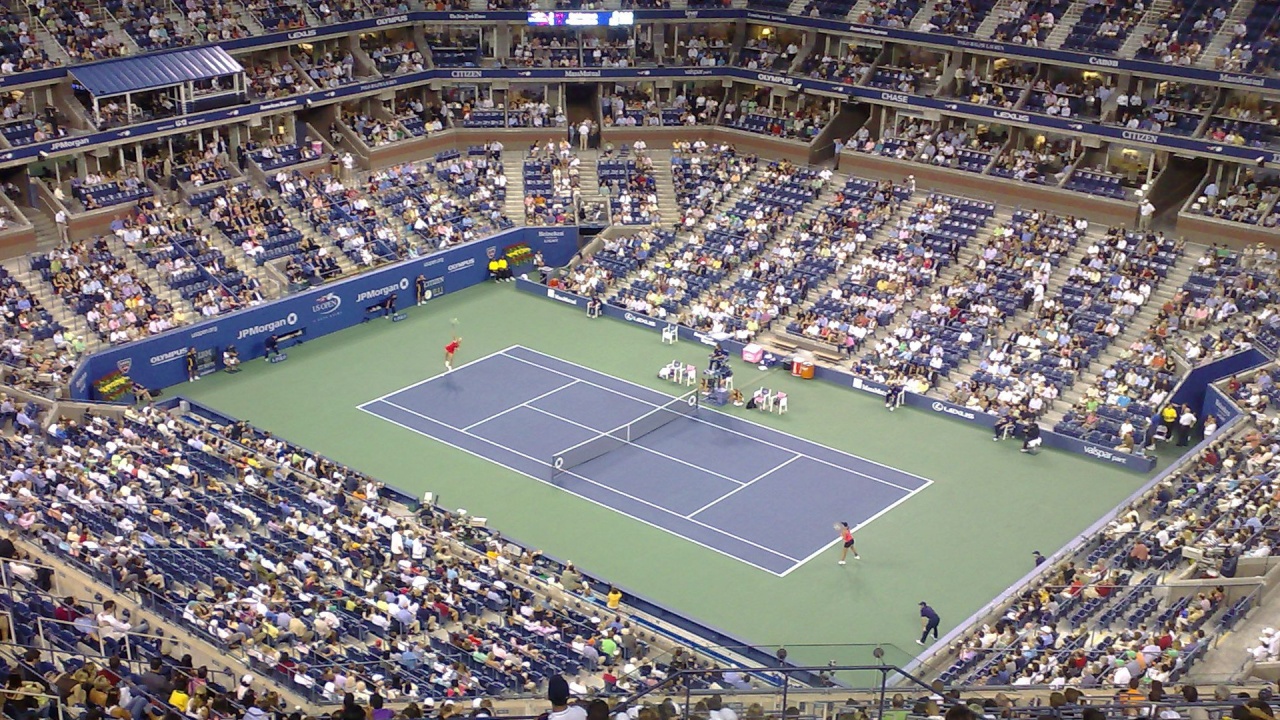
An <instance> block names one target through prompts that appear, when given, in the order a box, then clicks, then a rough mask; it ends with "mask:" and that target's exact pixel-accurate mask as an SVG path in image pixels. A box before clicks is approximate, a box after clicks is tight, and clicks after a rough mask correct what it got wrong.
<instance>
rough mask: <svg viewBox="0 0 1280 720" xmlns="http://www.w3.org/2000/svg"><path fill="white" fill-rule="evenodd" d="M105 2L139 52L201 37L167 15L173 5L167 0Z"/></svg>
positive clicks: (182, 43)
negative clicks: (161, 0)
mask: <svg viewBox="0 0 1280 720" xmlns="http://www.w3.org/2000/svg"><path fill="white" fill-rule="evenodd" d="M105 5H106V8H107V10H108V11H110V12H111V13H112V14H113V15H114V16H115V17H116V19H117V21H118V22H119V23H120V26H121V27H122V28H124V31H125V32H127V33H129V36H130V37H132V38H133V40H134V42H136V43H137V44H138V47H139V49H141V50H142V51H143V52H155V51H157V50H166V49H169V48H175V47H183V46H186V45H191V44H194V43H196V42H197V41H199V40H202V39H203V36H202V35H196V34H195V32H193V30H192V29H191V28H188V27H183V26H180V25H179V24H178V23H177V22H176V21H175V20H174V19H172V18H170V17H169V13H170V12H171V11H172V8H173V6H172V5H170V4H169V2H167V0H166V1H165V2H159V1H158V0H129V1H128V2H125V0H110V1H109V2H107V3H105Z"/></svg>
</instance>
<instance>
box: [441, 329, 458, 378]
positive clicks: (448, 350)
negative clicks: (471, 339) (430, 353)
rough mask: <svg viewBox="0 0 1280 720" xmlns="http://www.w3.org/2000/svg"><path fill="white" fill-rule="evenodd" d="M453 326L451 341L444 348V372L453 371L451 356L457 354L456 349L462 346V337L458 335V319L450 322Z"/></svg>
mask: <svg viewBox="0 0 1280 720" xmlns="http://www.w3.org/2000/svg"><path fill="white" fill-rule="evenodd" d="M450 324H451V325H452V326H453V340H452V341H450V342H449V344H448V345H445V346H444V369H445V371H446V372H448V371H450V370H452V369H453V354H454V353H456V352H458V347H459V346H461V345H462V337H461V336H460V335H458V318H454V319H453V320H451V321H450Z"/></svg>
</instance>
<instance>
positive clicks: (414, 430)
mask: <svg viewBox="0 0 1280 720" xmlns="http://www.w3.org/2000/svg"><path fill="white" fill-rule="evenodd" d="M383 402H386V401H385V400H384V401H383ZM366 404H370V403H366ZM357 409H358V410H363V411H364V412H366V413H368V414H370V415H372V416H374V417H376V418H378V419H379V420H381V421H383V422H389V423H391V424H392V425H395V426H397V427H402V428H404V429H405V430H408V431H409V432H412V433H416V434H418V435H421V436H422V437H424V438H427V439H428V440H434V441H436V442H438V443H440V444H441V445H447V446H449V447H451V448H453V449H454V450H458V451H460V452H464V453H466V454H468V455H470V456H472V457H477V458H480V459H481V460H484V461H485V462H489V463H493V464H494V465H497V466H498V467H501V468H503V469H505V470H510V471H511V472H513V473H517V474H519V475H523V476H525V477H527V478H529V479H530V480H536V481H538V482H540V483H542V484H543V485H550V486H551V487H553V488H555V489H556V490H559V491H560V492H562V493H566V494H568V495H572V496H574V497H576V498H578V499H579V500H586V501H587V502H589V503H591V504H592V505H595V506H596V507H602V508H604V509H606V510H610V511H612V512H615V513H617V514H619V515H621V516H623V517H625V518H628V519H630V520H635V521H636V522H638V523H641V524H643V525H648V526H649V527H651V528H654V529H655V530H661V531H662V532H664V533H666V534H668V535H671V536H673V537H678V538H680V539H681V540H684V541H685V542H690V543H693V544H694V545H697V546H698V547H701V548H704V549H706V550H710V551H711V552H714V553H718V554H720V555H723V556H725V557H727V558H729V559H731V560H737V561H738V562H740V563H742V564H743V565H749V566H751V567H753V568H755V569H757V570H763V571H765V572H767V573H769V574H770V575H773V576H774V577H783V574H782V573H779V572H776V571H774V570H770V569H769V568H767V567H763V566H761V565H757V564H755V563H753V562H751V561H750V560H744V559H742V558H740V557H738V556H737V555H734V554H732V553H730V552H727V551H725V550H721V549H720V548H716V547H712V546H710V545H707V544H706V543H703V542H699V541H698V540H694V539H693V538H690V537H685V536H684V535H681V534H680V533H678V532H676V531H674V530H672V529H670V528H664V527H662V526H661V525H657V524H655V523H652V522H650V521H648V520H645V519H644V518H639V517H636V516H635V515H632V514H631V513H626V512H623V511H621V510H619V509H618V508H616V507H613V506H612V505H606V504H605V503H602V502H600V501H599V500H595V499H593V498H589V497H587V496H586V495H582V494H580V493H576V492H574V491H573V490H570V489H568V488H563V487H560V486H559V485H556V484H555V483H553V482H551V481H550V480H547V479H546V478H541V477H538V476H537V475H531V474H529V473H527V472H525V471H523V470H517V469H516V468H513V467H511V466H510V465H507V464H505V463H503V462H501V461H499V460H494V459H493V458H491V457H489V456H487V455H482V454H480V453H478V452H476V451H475V450H469V449H467V448H464V447H462V446H461V445H455V444H454V443H451V442H449V441H448V440H445V439H443V438H438V437H436V436H435V435H431V434H430V433H426V432H423V431H422V430H419V429H418V428H416V427H411V426H409V425H405V424H404V423H402V422H398V421H396V420H392V419H391V418H389V417H387V416H385V415H379V414H378V413H376V412H374V411H373V410H370V409H369V408H367V407H365V406H363V405H362V406H359V407H358V408H357ZM446 427H448V426H446ZM471 437H476V436H474V435H472V436H471ZM504 449H505V448H504ZM516 454H517V455H518V454H519V453H516ZM569 474H573V473H569ZM790 559H791V558H788V560H790ZM787 572H791V571H790V570H787Z"/></svg>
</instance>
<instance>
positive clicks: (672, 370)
mask: <svg viewBox="0 0 1280 720" xmlns="http://www.w3.org/2000/svg"><path fill="white" fill-rule="evenodd" d="M683 367H684V364H683V363H680V364H679V365H677V364H676V363H674V362H669V363H667V364H666V365H665V366H663V368H662V369H661V370H659V371H658V377H659V378H661V379H663V380H670V381H672V382H679V381H680V378H679V377H678V376H675V375H676V373H678V372H680V369H681V368H683ZM673 376H675V377H673Z"/></svg>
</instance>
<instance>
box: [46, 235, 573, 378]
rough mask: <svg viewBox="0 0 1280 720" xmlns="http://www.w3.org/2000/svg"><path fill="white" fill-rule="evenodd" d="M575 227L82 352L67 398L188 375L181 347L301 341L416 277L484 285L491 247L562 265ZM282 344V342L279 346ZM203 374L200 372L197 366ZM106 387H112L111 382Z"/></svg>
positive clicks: (405, 291) (467, 248)
mask: <svg viewBox="0 0 1280 720" xmlns="http://www.w3.org/2000/svg"><path fill="white" fill-rule="evenodd" d="M577 236H578V230H577V228H551V229H548V228H542V229H539V230H536V231H535V230H532V229H529V228H520V229H516V230H509V231H507V232H504V233H499V234H497V235H494V236H491V237H488V238H485V239H482V240H476V241H474V242H471V243H468V244H466V245H459V246H457V247H453V248H449V249H447V250H444V251H441V252H437V253H435V254H432V255H427V256H424V257H419V258H414V259H410V260H404V261H401V262H399V263H396V264H393V265H389V266H387V267H385V268H382V269H380V270H375V271H372V272H369V273H366V274H363V275H357V276H355V277H353V278H349V279H347V280H341V281H338V282H335V283H331V284H328V285H323V286H320V287H317V288H314V289H311V290H307V291H305V292H301V293H298V294H296V295H289V296H287V297H284V298H282V299H280V300H277V301H275V302H273V303H269V304H267V305H262V306H259V307H255V308H250V309H247V310H242V311H240V312H236V313H232V314H229V315H225V316H221V317H215V318H211V319H210V320H208V321H206V322H203V323H199V324H196V325H190V326H187V327H184V328H180V329H177V330H172V331H170V332H167V333H164V334H163V335H157V336H155V337H153V338H149V339H147V340H142V341H139V342H135V343H130V344H128V345H123V346H120V347H114V348H110V349H107V350H103V351H101V352H98V353H95V354H94V355H91V356H89V357H88V358H86V359H85V360H84V362H82V363H81V364H80V367H79V368H77V369H76V372H75V374H74V375H73V376H72V380H71V395H72V397H73V398H74V399H76V400H94V399H102V398H100V397H98V393H97V392H92V391H93V390H94V389H95V388H96V387H97V386H98V384H99V383H98V381H99V380H100V379H103V378H109V377H110V378H115V377H116V376H124V377H127V378H129V379H130V380H132V381H134V382H138V383H141V384H142V385H143V386H145V387H148V388H162V387H168V386H170V385H175V384H177V383H180V382H184V381H186V379H187V369H186V354H187V348H190V347H194V348H196V352H197V353H198V354H205V355H204V356H205V357H209V358H210V360H211V361H213V360H215V359H216V361H217V362H218V363H220V362H221V353H222V351H223V350H225V349H226V348H227V347H228V346H230V345H234V346H235V347H236V350H237V351H238V352H239V354H240V359H241V360H249V359H252V358H255V357H259V356H261V355H263V354H264V352H265V343H266V340H267V338H268V337H271V336H273V335H275V336H277V337H286V336H293V337H294V339H293V340H292V341H291V342H299V341H302V342H305V341H306V340H311V339H313V338H317V337H320V336H323V335H328V334H329V333H332V332H336V331H338V330H342V329H345V328H349V327H351V326H353V325H357V324H359V323H361V322H363V321H364V320H365V319H366V318H367V317H370V314H371V313H372V312H374V311H375V310H376V309H377V308H378V306H379V305H380V304H382V303H385V302H386V301H387V300H389V299H390V298H391V297H392V296H395V306H396V307H397V308H406V307H409V306H411V305H413V304H414V302H415V282H416V280H417V278H418V276H419V275H422V276H424V277H425V278H426V279H427V280H428V283H429V285H431V286H432V287H440V288H442V289H443V288H448V290H449V291H450V292H453V291H455V290H459V289H462V288H466V287H470V286H472V285H475V284H477V283H481V282H484V281H485V280H486V279H487V278H488V274H489V271H488V261H489V253H490V251H495V252H500V251H501V249H502V248H504V247H508V246H510V245H512V244H517V243H525V244H527V245H528V246H529V247H530V248H531V249H532V250H534V251H535V252H539V251H540V252H542V254H543V257H544V258H545V259H546V262H547V263H548V264H551V265H564V264H566V263H568V262H569V260H570V258H572V256H573V253H574V252H575V249H576V247H577ZM282 347H283V346H282ZM202 372H203V370H202ZM109 387H111V388H113V389H114V388H115V387H117V385H116V384H111V385H110V386H109Z"/></svg>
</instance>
